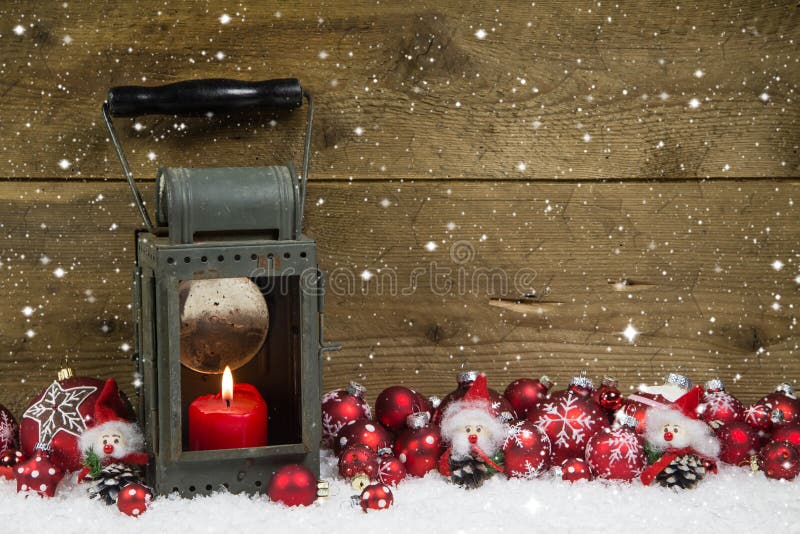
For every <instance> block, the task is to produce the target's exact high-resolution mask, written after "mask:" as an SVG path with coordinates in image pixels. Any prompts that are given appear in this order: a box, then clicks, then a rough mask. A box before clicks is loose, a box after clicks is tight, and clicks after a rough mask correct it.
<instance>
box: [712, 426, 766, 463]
mask: <svg viewBox="0 0 800 534" xmlns="http://www.w3.org/2000/svg"><path fill="white" fill-rule="evenodd" d="M714 433H715V434H716V435H717V439H718V440H719V445H720V451H719V459H720V460H722V461H723V462H725V463H728V464H733V465H740V466H748V465H750V457H752V456H753V455H754V454H756V453H757V452H758V449H759V447H760V445H761V439H760V438H759V436H758V431H757V430H756V429H755V428H753V427H752V426H750V425H748V424H747V423H745V422H744V421H731V422H730V423H727V424H724V425H722V426H720V427H719V428H716V429H715V430H714Z"/></svg>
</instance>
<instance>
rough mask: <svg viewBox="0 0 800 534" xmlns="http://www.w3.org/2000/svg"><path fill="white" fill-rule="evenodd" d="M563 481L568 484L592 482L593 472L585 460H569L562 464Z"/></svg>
mask: <svg viewBox="0 0 800 534" xmlns="http://www.w3.org/2000/svg"><path fill="white" fill-rule="evenodd" d="M561 479H562V480H566V481H568V482H576V481H578V480H592V471H591V469H590V468H589V464H587V463H586V460H584V459H583V458H567V459H566V460H564V463H562V464H561Z"/></svg>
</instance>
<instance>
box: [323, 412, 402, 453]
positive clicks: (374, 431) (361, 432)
mask: <svg viewBox="0 0 800 534" xmlns="http://www.w3.org/2000/svg"><path fill="white" fill-rule="evenodd" d="M392 440H393V437H392V434H391V433H390V432H389V431H388V430H386V429H385V428H383V426H381V425H379V424H378V423H376V422H375V421H372V420H369V419H356V420H355V421H349V422H347V424H345V425H344V426H343V427H342V429H341V430H339V434H337V435H336V439H335V440H334V441H333V450H334V451H335V452H336V454H339V453H341V452H342V450H343V449H344V448H345V447H346V446H348V445H351V444H353V443H360V444H362V445H366V446H367V447H369V448H370V449H372V450H373V451H375V452H378V451H379V450H381V449H383V448H386V447H391V446H392Z"/></svg>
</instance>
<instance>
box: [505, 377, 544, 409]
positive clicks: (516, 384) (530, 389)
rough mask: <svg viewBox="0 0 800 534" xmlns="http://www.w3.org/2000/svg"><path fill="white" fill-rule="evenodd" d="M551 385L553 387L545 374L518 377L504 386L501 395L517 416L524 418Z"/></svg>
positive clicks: (542, 398)
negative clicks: (533, 376) (539, 376)
mask: <svg viewBox="0 0 800 534" xmlns="http://www.w3.org/2000/svg"><path fill="white" fill-rule="evenodd" d="M551 387H553V383H552V382H551V381H550V379H549V378H548V377H546V376H543V377H542V378H518V379H517V380H514V381H513V382H511V383H510V384H509V385H508V387H506V390H505V391H504V392H503V397H505V398H506V400H507V401H508V402H509V403H510V404H511V407H512V408H514V411H515V412H516V415H517V417H518V418H519V419H525V418H526V417H528V414H529V413H530V411H531V410H532V409H533V408H534V407H535V406H536V405H537V404H539V402H541V401H542V400H544V399H545V398H546V397H547V395H548V393H549V391H550V388H551Z"/></svg>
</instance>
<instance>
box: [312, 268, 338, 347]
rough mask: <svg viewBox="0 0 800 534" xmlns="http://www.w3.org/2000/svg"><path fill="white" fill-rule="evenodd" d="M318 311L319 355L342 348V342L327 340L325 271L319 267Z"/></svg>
mask: <svg viewBox="0 0 800 534" xmlns="http://www.w3.org/2000/svg"><path fill="white" fill-rule="evenodd" d="M317 311H318V312H319V314H318V315H319V355H320V357H322V355H323V354H325V353H326V352H332V351H339V350H342V344H341V343H332V342H329V341H325V335H324V331H325V328H324V327H325V319H324V318H325V313H324V311H325V273H324V272H322V271H321V270H319V269H317Z"/></svg>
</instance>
